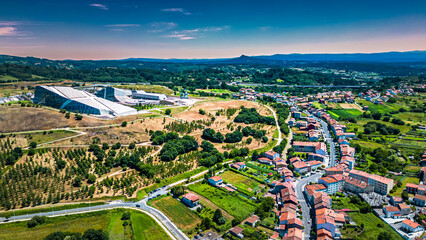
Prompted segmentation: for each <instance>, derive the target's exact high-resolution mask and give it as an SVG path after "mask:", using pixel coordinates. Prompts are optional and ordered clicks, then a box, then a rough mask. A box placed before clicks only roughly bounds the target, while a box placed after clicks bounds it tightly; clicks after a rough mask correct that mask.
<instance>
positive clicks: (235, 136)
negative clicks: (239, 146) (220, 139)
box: [224, 129, 243, 143]
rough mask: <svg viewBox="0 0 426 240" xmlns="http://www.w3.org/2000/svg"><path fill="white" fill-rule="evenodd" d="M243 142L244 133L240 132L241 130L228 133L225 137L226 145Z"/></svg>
mask: <svg viewBox="0 0 426 240" xmlns="http://www.w3.org/2000/svg"><path fill="white" fill-rule="evenodd" d="M241 140H243V133H242V132H240V130H238V129H237V130H235V131H233V132H231V133H227V134H226V135H225V140H224V141H225V142H226V143H237V142H241Z"/></svg>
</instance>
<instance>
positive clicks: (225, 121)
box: [173, 100, 276, 152]
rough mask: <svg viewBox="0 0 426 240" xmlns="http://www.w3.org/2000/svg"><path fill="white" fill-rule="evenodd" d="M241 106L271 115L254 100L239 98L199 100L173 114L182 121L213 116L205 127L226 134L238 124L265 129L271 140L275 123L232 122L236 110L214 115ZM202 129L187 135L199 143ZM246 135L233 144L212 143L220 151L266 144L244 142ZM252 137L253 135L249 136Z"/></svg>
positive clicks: (207, 118) (260, 146)
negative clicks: (201, 111)
mask: <svg viewBox="0 0 426 240" xmlns="http://www.w3.org/2000/svg"><path fill="white" fill-rule="evenodd" d="M241 106H244V107H246V108H256V109H257V111H258V112H259V114H261V115H264V116H270V115H272V113H271V111H270V110H269V109H268V108H266V107H264V106H262V105H260V104H258V103H256V102H250V101H239V100H231V101H223V100H222V101H214V102H210V101H209V102H199V103H197V104H195V105H194V106H193V107H192V108H190V109H189V110H187V111H184V112H182V113H179V114H176V115H173V117H174V118H177V119H181V120H184V121H188V122H191V121H197V120H203V121H204V122H209V121H211V118H212V117H214V118H215V120H214V121H213V122H211V125H210V126H206V128H207V127H208V128H211V129H214V130H215V131H219V132H221V133H222V134H223V135H226V134H227V133H230V132H233V131H234V130H235V129H236V128H237V127H238V126H241V127H242V128H244V127H245V126H250V127H252V128H254V129H257V130H266V136H267V137H268V138H269V141H271V139H272V137H273V135H274V131H275V130H276V126H275V125H272V126H271V125H265V124H244V123H235V122H233V119H234V118H235V117H236V116H237V114H238V111H236V112H235V113H234V114H233V115H232V116H229V115H228V116H226V114H220V115H219V116H217V115H216V112H218V111H226V110H227V109H240V108H241ZM200 109H202V110H204V111H205V112H206V114H204V115H202V114H200V113H199V110H200ZM202 131H203V129H197V130H194V131H193V132H192V133H190V134H189V135H191V136H194V138H195V139H197V140H198V142H199V143H201V142H202V141H203V139H202V138H201V135H202ZM247 138H248V137H244V138H243V140H242V141H241V142H238V143H233V144H227V143H213V145H214V146H215V147H216V148H217V149H218V150H219V151H220V152H224V151H228V150H229V149H230V148H233V147H239V148H242V147H248V148H249V149H250V150H253V149H258V148H263V147H265V146H266V145H267V143H263V142H262V141H260V140H256V139H253V141H252V142H251V143H250V144H246V143H245V142H246V140H247ZM251 138H253V137H251Z"/></svg>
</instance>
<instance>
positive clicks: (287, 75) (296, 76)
mask: <svg viewBox="0 0 426 240" xmlns="http://www.w3.org/2000/svg"><path fill="white" fill-rule="evenodd" d="M277 79H281V80H282V82H281V83H278V84H283V85H290V84H294V85H316V84H321V85H330V84H336V85H340V84H345V83H346V84H348V83H352V82H351V81H349V80H343V79H341V78H340V77H337V76H335V75H325V74H321V73H313V72H308V71H297V70H292V69H285V68H272V69H270V70H268V71H267V72H264V73H261V72H256V73H255V74H254V75H253V82H256V83H264V84H277Z"/></svg>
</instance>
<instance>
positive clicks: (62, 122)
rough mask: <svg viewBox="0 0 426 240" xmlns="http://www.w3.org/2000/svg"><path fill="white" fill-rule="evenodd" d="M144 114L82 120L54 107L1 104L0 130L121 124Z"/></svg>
mask: <svg viewBox="0 0 426 240" xmlns="http://www.w3.org/2000/svg"><path fill="white" fill-rule="evenodd" d="M142 117H143V115H140V116H138V115H132V116H125V117H120V118H116V119H112V120H103V119H99V118H95V117H90V116H86V115H84V117H83V119H82V120H80V121H77V120H75V118H74V114H71V117H70V118H69V119H67V118H65V115H64V114H62V113H60V112H59V111H57V110H54V109H48V108H45V107H41V108H34V107H21V105H20V104H13V105H11V106H6V105H0V132H20V131H31V130H50V129H52V128H65V127H96V126H105V125H109V124H121V123H122V122H123V121H128V122H129V121H134V120H136V119H137V118H142Z"/></svg>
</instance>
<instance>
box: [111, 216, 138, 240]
mask: <svg viewBox="0 0 426 240" xmlns="http://www.w3.org/2000/svg"><path fill="white" fill-rule="evenodd" d="M131 214H132V215H135V214H136V213H135V212H132V213H131ZM122 215H123V211H115V212H112V213H111V216H110V221H109V225H108V234H109V237H110V239H129V240H131V239H132V236H133V232H132V229H131V227H130V226H126V228H124V226H123V223H124V221H123V220H121V216H122Z"/></svg>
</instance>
